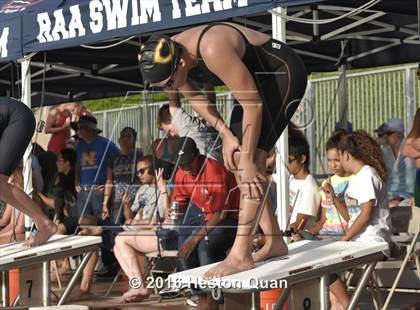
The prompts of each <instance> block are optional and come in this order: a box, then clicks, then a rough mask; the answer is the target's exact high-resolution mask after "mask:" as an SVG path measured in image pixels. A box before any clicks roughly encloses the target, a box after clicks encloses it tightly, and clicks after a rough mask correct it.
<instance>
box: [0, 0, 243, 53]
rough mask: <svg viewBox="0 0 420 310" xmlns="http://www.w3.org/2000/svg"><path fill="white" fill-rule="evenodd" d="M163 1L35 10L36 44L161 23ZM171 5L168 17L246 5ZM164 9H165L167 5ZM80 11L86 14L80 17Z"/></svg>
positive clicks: (217, 0) (197, 0) (212, 0)
mask: <svg viewBox="0 0 420 310" xmlns="http://www.w3.org/2000/svg"><path fill="white" fill-rule="evenodd" d="M162 3H165V4H167V3H168V0H160V1H159V0H90V1H89V5H88V6H87V7H88V8H89V12H81V10H80V6H79V5H78V4H77V5H73V6H71V7H69V9H68V10H67V9H66V11H63V9H58V10H55V11H54V12H52V14H51V13H48V12H42V13H38V14H37V22H38V26H39V33H38V36H37V39H38V42H39V43H46V42H54V41H59V40H65V39H72V38H76V37H83V36H85V35H86V29H90V31H91V33H93V34H96V33H100V32H102V31H111V30H116V29H122V28H126V27H129V26H136V25H142V24H147V23H149V22H153V23H155V22H161V21H162V11H161V9H162V8H161V4H162ZM181 3H182V4H183V5H181ZM171 5H172V6H171V7H170V8H169V9H170V10H171V11H170V16H171V17H172V19H178V18H181V17H189V16H196V15H201V14H207V13H211V12H217V11H223V10H229V9H232V8H233V7H234V6H236V7H244V6H247V5H248V0H171ZM181 8H183V11H182V10H181ZM164 9H166V10H168V8H167V7H164ZM82 14H88V15H87V16H85V18H84V19H83V18H82V17H83V15H82ZM84 22H85V24H84ZM0 47H1V45H0ZM6 52H7V51H6Z"/></svg>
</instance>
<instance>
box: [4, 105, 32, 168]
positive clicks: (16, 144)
mask: <svg viewBox="0 0 420 310" xmlns="http://www.w3.org/2000/svg"><path fill="white" fill-rule="evenodd" d="M34 131H35V117H34V114H33V113H32V111H31V109H29V108H28V107H27V106H26V105H24V104H23V103H22V102H20V101H18V100H15V99H12V98H9V97H0V174H3V175H8V176H10V175H11V174H12V173H13V171H14V170H15V169H16V167H17V165H18V164H19V161H21V160H22V157H23V154H24V153H25V150H26V148H27V147H28V145H29V143H30V142H31V139H32V135H33V134H34Z"/></svg>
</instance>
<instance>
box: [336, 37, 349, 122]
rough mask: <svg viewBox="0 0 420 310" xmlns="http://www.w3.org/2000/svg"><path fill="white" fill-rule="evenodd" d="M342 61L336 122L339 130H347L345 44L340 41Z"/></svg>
mask: <svg viewBox="0 0 420 310" xmlns="http://www.w3.org/2000/svg"><path fill="white" fill-rule="evenodd" d="M340 61H342V63H341V66H340V69H339V71H340V72H341V75H342V80H341V83H340V85H338V87H339V91H338V122H339V124H340V127H341V128H344V129H346V128H347V121H348V104H347V42H346V41H341V57H340Z"/></svg>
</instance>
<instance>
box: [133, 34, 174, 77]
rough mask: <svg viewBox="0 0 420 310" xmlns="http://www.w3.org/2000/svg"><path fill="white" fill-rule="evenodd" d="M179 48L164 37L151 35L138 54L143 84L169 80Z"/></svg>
mask: <svg viewBox="0 0 420 310" xmlns="http://www.w3.org/2000/svg"><path fill="white" fill-rule="evenodd" d="M180 56H181V46H180V45H179V44H178V43H176V42H174V41H173V40H171V38H169V37H168V36H165V35H152V36H151V37H150V39H149V40H147V41H146V42H145V43H143V44H142V45H141V46H140V52H139V54H138V58H139V65H140V71H141V74H142V76H143V82H144V83H152V84H153V83H159V82H161V81H164V80H166V79H167V78H169V77H170V76H171V75H172V73H173V72H174V70H175V68H176V66H177V65H178V62H179V58H180Z"/></svg>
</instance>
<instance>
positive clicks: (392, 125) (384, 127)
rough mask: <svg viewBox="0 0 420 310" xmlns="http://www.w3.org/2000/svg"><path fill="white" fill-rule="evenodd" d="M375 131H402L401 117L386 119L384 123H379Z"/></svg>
mask: <svg viewBox="0 0 420 310" xmlns="http://www.w3.org/2000/svg"><path fill="white" fill-rule="evenodd" d="M375 132H377V133H384V132H400V133H402V134H403V133H404V124H403V122H402V120H401V119H399V118H392V119H389V120H387V121H386V122H385V123H383V124H381V126H379V127H378V128H377V129H375Z"/></svg>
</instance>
